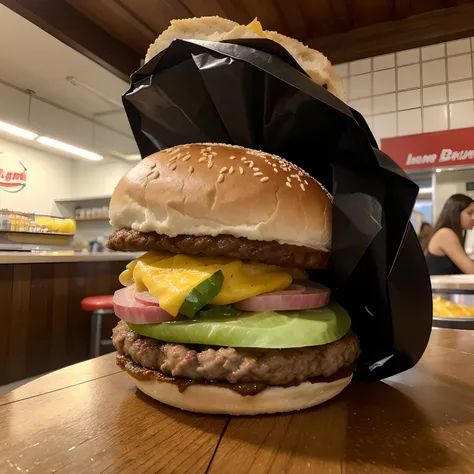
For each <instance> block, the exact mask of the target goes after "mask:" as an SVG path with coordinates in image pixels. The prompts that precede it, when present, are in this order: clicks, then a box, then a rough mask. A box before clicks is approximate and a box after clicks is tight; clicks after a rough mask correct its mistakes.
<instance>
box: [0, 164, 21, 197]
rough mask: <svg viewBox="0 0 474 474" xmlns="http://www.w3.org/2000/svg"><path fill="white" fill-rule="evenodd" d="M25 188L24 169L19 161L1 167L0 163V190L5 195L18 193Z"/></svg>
mask: <svg viewBox="0 0 474 474" xmlns="http://www.w3.org/2000/svg"><path fill="white" fill-rule="evenodd" d="M25 186H26V168H25V166H24V165H23V163H22V162H21V161H17V162H16V163H14V164H10V165H9V166H8V165H7V167H3V163H2V162H1V161H0V189H1V190H3V191H6V192H7V193H18V192H19V191H21V190H22V189H24V188H25Z"/></svg>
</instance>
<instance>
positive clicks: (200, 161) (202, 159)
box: [198, 157, 207, 163]
mask: <svg viewBox="0 0 474 474" xmlns="http://www.w3.org/2000/svg"><path fill="white" fill-rule="evenodd" d="M205 161H207V158H204V157H203V158H199V160H198V163H204V162H205Z"/></svg>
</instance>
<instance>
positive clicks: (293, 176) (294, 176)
mask: <svg viewBox="0 0 474 474" xmlns="http://www.w3.org/2000/svg"><path fill="white" fill-rule="evenodd" d="M290 176H291V177H292V178H297V177H298V175H297V174H290Z"/></svg>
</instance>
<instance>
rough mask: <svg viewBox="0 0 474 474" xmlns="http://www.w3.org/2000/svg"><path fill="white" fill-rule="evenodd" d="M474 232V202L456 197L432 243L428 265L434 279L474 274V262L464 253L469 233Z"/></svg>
mask: <svg viewBox="0 0 474 474" xmlns="http://www.w3.org/2000/svg"><path fill="white" fill-rule="evenodd" d="M472 228H474V201H473V199H472V198H470V197H469V196H466V195H464V194H454V195H453V196H451V197H450V198H449V199H448V200H447V201H446V202H445V204H444V206H443V209H442V210H441V214H440V215H439V218H438V220H437V222H436V224H435V227H434V230H433V233H432V237H431V239H429V242H428V246H427V252H426V263H427V265H428V270H429V272H430V275H453V274H459V273H474V262H473V261H472V260H471V259H470V258H469V256H468V255H467V254H466V251H465V250H464V242H465V239H466V231H467V230H471V229H472Z"/></svg>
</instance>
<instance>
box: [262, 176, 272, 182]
mask: <svg viewBox="0 0 474 474" xmlns="http://www.w3.org/2000/svg"><path fill="white" fill-rule="evenodd" d="M269 179H270V178H269V177H268V176H265V177H264V178H262V179H261V180H260V182H261V183H266V182H267V181H268V180H269Z"/></svg>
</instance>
